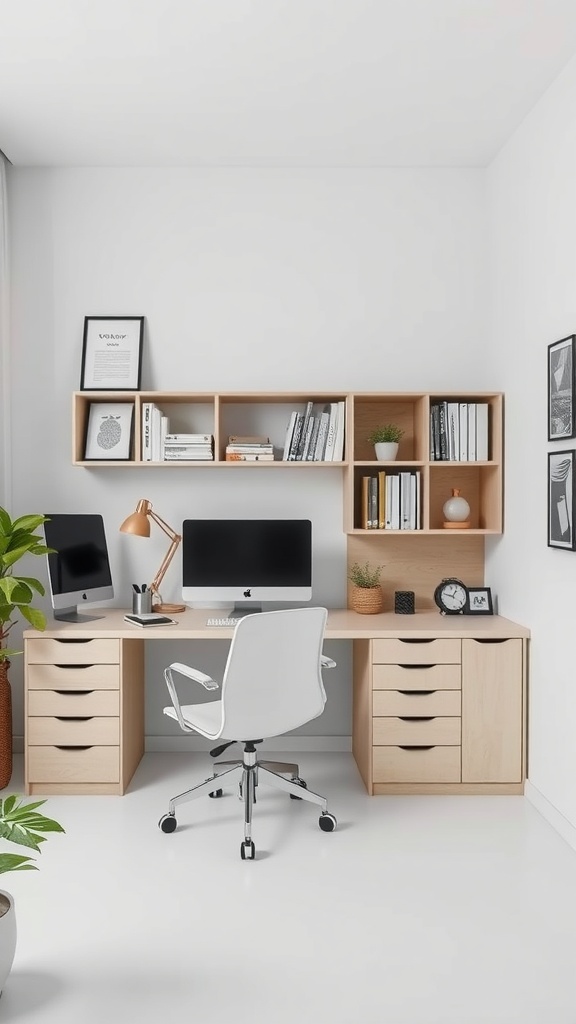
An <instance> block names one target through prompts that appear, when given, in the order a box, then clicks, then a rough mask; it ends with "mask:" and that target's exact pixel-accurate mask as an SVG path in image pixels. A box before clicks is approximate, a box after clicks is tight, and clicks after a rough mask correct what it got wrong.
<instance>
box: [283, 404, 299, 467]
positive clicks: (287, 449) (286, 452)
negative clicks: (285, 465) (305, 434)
mask: <svg viewBox="0 0 576 1024" xmlns="http://www.w3.org/2000/svg"><path fill="white" fill-rule="evenodd" d="M297 418H298V413H297V412H296V411H294V412H292V413H291V414H290V419H289V420H288V426H287V427H286V436H285V438H284V453H283V455H282V458H283V460H284V461H287V459H288V456H289V454H290V445H291V443H292V435H293V433H294V427H295V426H296V420H297Z"/></svg>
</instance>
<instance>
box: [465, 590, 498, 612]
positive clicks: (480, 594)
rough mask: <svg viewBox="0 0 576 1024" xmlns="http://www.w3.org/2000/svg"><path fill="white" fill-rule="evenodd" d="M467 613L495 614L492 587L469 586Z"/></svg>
mask: <svg viewBox="0 0 576 1024" xmlns="http://www.w3.org/2000/svg"><path fill="white" fill-rule="evenodd" d="M466 590H467V592H468V593H467V597H466V607H465V609H464V614H465V615H493V614H494V606H493V603H492V591H491V590H490V587H467V588H466Z"/></svg>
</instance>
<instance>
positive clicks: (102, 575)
mask: <svg viewBox="0 0 576 1024" xmlns="http://www.w3.org/2000/svg"><path fill="white" fill-rule="evenodd" d="M46 515H47V516H48V520H47V522H45V523H44V536H45V538H46V544H47V546H48V547H50V548H54V549H55V550H54V552H53V553H51V554H49V555H48V556H47V557H48V581H49V585H50V593H51V597H52V607H53V609H54V615H55V618H64V617H66V619H67V621H77V618H75V617H74V616H76V614H77V613H76V605H78V604H80V603H82V604H87V603H89V602H92V601H105V600H107V599H109V598H111V597H113V596H114V591H113V587H112V574H111V572H110V562H109V559H108V546H107V544H106V534H105V531H104V522H103V519H102V516H101V515H93V514H89V513H88V514H83V513H52V514H51V513H46Z"/></svg>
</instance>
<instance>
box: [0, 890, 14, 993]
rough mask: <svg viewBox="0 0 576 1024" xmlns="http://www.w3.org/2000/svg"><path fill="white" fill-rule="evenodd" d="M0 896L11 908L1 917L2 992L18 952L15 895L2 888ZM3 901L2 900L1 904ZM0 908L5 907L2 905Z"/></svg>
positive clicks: (0, 969) (0, 973)
mask: <svg viewBox="0 0 576 1024" xmlns="http://www.w3.org/2000/svg"><path fill="white" fill-rule="evenodd" d="M0 897H5V898H6V899H7V900H8V901H9V903H10V908H9V910H7V911H6V913H5V914H2V916H1V917H0V992H2V989H3V988H4V982H5V981H6V978H7V977H8V975H9V974H10V970H11V968H12V963H13V961H14V954H15V952H16V912H15V910H14V897H13V896H12V895H11V894H10V893H9V892H5V891H4V889H0ZM3 902H4V901H3V900H0V904H1V903H3ZM0 909H3V908H2V907H1V906H0Z"/></svg>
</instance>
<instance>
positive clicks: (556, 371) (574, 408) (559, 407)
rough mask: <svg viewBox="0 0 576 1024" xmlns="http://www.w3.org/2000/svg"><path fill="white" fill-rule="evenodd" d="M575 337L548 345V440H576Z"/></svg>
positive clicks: (570, 336) (572, 335)
mask: <svg viewBox="0 0 576 1024" xmlns="http://www.w3.org/2000/svg"><path fill="white" fill-rule="evenodd" d="M575 375H576V335H575V334H570V335H568V337H567V338H561V339H560V341H555V342H554V343H553V344H552V345H548V440H549V441H561V440H563V439H564V438H566V437H576V402H575V395H576V386H575V381H576V376H575Z"/></svg>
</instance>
